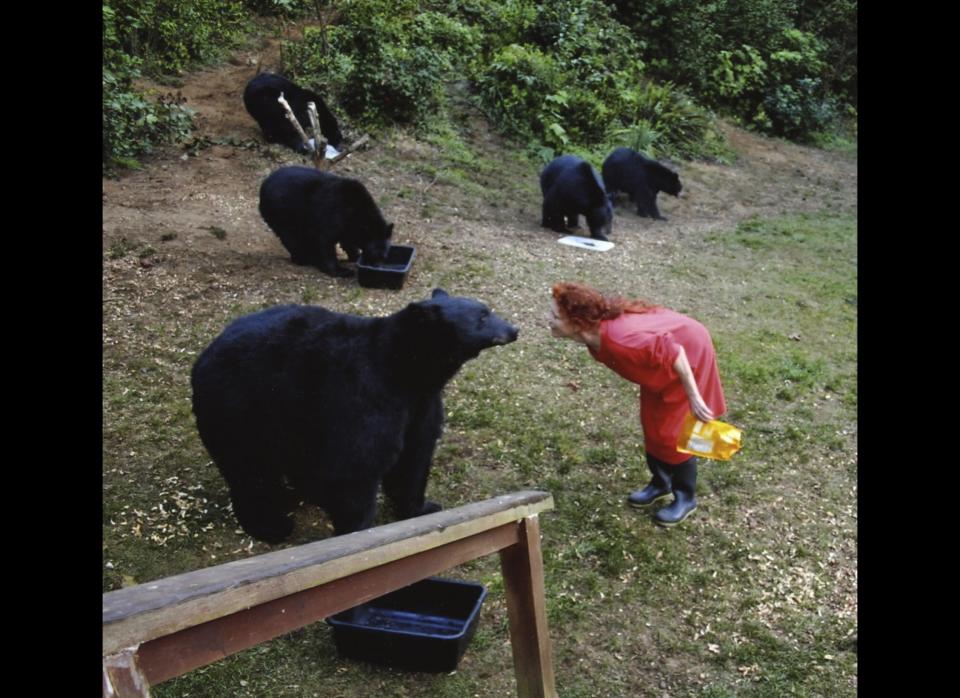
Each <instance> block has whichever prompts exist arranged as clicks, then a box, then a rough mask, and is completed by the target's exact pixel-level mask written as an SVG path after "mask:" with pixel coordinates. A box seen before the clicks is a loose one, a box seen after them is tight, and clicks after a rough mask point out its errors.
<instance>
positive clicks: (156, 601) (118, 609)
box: [103, 491, 553, 655]
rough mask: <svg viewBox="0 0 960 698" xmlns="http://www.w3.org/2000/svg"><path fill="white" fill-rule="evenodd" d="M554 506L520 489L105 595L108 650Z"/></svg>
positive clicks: (545, 497) (105, 644) (550, 499)
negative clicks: (452, 507) (425, 514)
mask: <svg viewBox="0 0 960 698" xmlns="http://www.w3.org/2000/svg"><path fill="white" fill-rule="evenodd" d="M552 508H553V497H552V496H551V495H550V494H549V493H547V492H539V491H524V492H514V493H511V494H507V495H502V496H499V497H494V498H492V499H487V500H484V501H481V502H474V503H471V504H467V505H464V506H461V507H456V508H454V509H449V510H446V511H440V512H437V513H435V514H429V515H427V516H419V517H416V518H413V519H407V520H405V521H398V522H395V523H391V524H387V525H385V526H378V527H376V528H370V529H367V530H364V531H357V532H356V533H350V534H348V535H344V536H336V537H334V538H327V539H324V540H320V541H316V542H314V543H308V544H306V545H301V546H296V547H292V548H286V549H283V550H277V551H274V552H270V553H266V554H264V555H258V556H256V557H253V558H248V559H245V560H236V561H234V562H228V563H226V564H223V565H217V566H215V567H210V568H206V569H202V570H195V571H193V572H187V573H186V574H181V575H176V576H173V577H167V578H165V579H160V580H157V581H154V582H148V583H145V584H139V585H136V586H133V587H127V588H125V589H119V590H117V591H112V592H108V593H106V594H104V595H103V654H105V655H107V654H113V653H115V652H118V651H120V650H122V649H123V648H126V647H130V646H133V645H138V644H141V643H144V642H146V641H149V640H153V639H155V638H159V637H163V636H165V635H169V634H171V633H174V632H177V631H179V630H183V629H184V628H188V627H191V626H194V625H198V624H201V623H205V622H207V621H210V620H214V619H216V618H222V617H224V616H228V615H230V614H233V613H236V612H237V611H241V610H244V609H247V608H251V607H253V606H257V605H260V604H263V603H267V602H269V601H273V600H275V599H279V598H283V597H285V596H289V595H291V594H295V593H297V592H300V591H303V590H305V589H310V588H312V587H315V586H318V585H321V584H326V583H328V582H331V581H333V580H335V579H339V578H342V577H347V576H350V575H352V574H356V573H357V572H361V571H364V570H367V569H372V568H374V567H378V566H380V565H385V564H387V563H390V562H393V561H394V560H398V559H401V558H404V557H407V556H409V555H412V554H415V553H418V552H420V551H424V550H430V549H432V548H437V547H440V546H443V545H446V544H448V543H451V542H454V541H457V540H460V539H463V538H467V537H470V536H473V535H475V534H477V533H480V532H483V531H486V530H489V529H491V528H496V527H498V526H501V525H503V524H505V523H509V522H511V521H518V520H520V519H523V518H525V517H528V516H534V515H536V514H538V513H539V512H541V511H546V510H549V509H552Z"/></svg>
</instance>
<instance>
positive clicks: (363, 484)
mask: <svg viewBox="0 0 960 698" xmlns="http://www.w3.org/2000/svg"><path fill="white" fill-rule="evenodd" d="M516 338H517V329H516V328H515V327H513V326H512V325H510V324H509V323H507V322H506V321H504V320H502V319H501V318H500V317H498V316H497V315H494V314H493V313H492V312H491V311H490V309H489V308H487V306H485V305H484V304H483V303H480V302H479V301H476V300H472V299H469V298H459V297H454V296H449V295H447V293H446V292H445V291H443V290H442V289H439V288H438V289H435V290H434V291H433V294H432V295H431V297H430V298H429V299H427V300H423V301H419V302H416V303H410V304H409V305H408V306H407V307H405V308H404V309H402V310H400V311H398V312H396V313H394V314H393V315H389V316H386V317H380V318H366V317H359V316H356V315H347V314H343V313H336V312H332V311H330V310H326V309H324V308H320V307H316V306H303V305H280V306H274V307H272V308H268V309H266V310H262V311H260V312H256V313H253V314H252V315H247V316H244V317H241V318H239V319H237V320H235V321H234V322H232V323H231V324H230V325H228V326H227V327H226V329H224V331H223V332H222V333H221V334H220V336H219V337H217V338H216V339H215V340H213V342H212V343H211V344H210V346H208V347H207V348H206V349H205V350H204V351H203V352H202V353H201V354H200V356H199V357H198V358H197V361H196V363H195V364H194V366H193V371H192V374H191V384H192V387H193V412H194V415H195V416H196V420H197V430H198V431H199V434H200V439H201V440H202V441H203V444H204V446H206V448H207V451H208V452H209V453H210V456H211V458H212V459H213V461H214V462H215V463H216V465H217V468H218V469H219V470H220V473H221V474H222V475H223V477H224V479H225V480H226V482H227V485H228V486H229V489H230V498H231V501H232V502H233V511H234V514H235V515H236V517H237V519H238V521H239V522H240V525H241V526H242V527H243V529H244V530H245V531H246V532H247V533H248V534H250V535H251V536H253V537H254V538H257V539H259V540H262V541H266V542H269V543H276V542H279V541H281V540H283V539H284V538H286V537H287V536H288V535H289V534H290V533H291V531H292V530H293V521H292V520H291V519H290V518H289V516H288V515H289V513H290V512H291V510H292V509H293V507H294V505H295V502H296V501H298V499H297V498H300V499H305V500H307V501H309V502H311V503H313V504H316V505H318V506H319V507H321V508H322V509H323V510H324V511H325V512H326V513H327V515H328V516H329V517H330V520H331V521H332V523H333V526H334V534H335V535H340V534H343V533H349V532H351V531H357V530H360V529H363V528H369V527H370V526H371V525H373V523H374V520H375V515H376V499H377V491H378V488H379V486H380V485H381V483H382V485H383V490H384V493H385V494H386V496H387V498H388V500H389V501H390V502H391V503H392V505H393V510H394V513H395V515H397V516H398V517H400V518H409V517H412V516H419V515H421V514H427V513H431V512H434V511H439V509H440V508H441V507H440V506H439V505H437V504H435V503H433V502H430V501H427V500H426V499H425V498H424V496H425V491H426V487H427V477H428V474H429V470H430V465H431V460H432V458H433V452H434V448H435V446H436V443H437V439H438V438H439V437H440V432H441V428H442V424H443V402H442V400H441V392H442V390H443V387H444V385H446V383H447V382H448V381H449V380H450V379H451V378H452V377H453V376H454V375H455V374H456V373H457V371H458V370H459V369H460V367H461V366H462V365H463V364H464V363H465V362H466V361H468V360H469V359H472V358H475V357H476V356H477V355H479V354H480V352H481V351H483V350H484V349H487V348H489V347H493V346H497V345H503V344H508V343H510V342H513V341H514V340H515V339H516ZM291 489H292V491H291ZM291 497H292V498H291Z"/></svg>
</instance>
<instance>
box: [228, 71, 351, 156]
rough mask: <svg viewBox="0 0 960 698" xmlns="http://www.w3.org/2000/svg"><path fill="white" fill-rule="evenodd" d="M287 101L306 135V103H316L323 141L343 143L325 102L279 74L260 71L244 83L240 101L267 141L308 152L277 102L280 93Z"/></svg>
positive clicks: (308, 119)
mask: <svg viewBox="0 0 960 698" xmlns="http://www.w3.org/2000/svg"><path fill="white" fill-rule="evenodd" d="M281 92H282V93H283V98H284V99H285V100H287V103H288V104H289V105H290V108H291V109H292V110H293V115H294V116H296V117H297V121H299V122H300V126H301V127H302V128H303V130H304V132H305V133H306V134H307V135H310V117H309V116H308V115H307V102H313V103H315V104H316V105H317V118H318V120H319V122H320V132H321V133H322V134H323V137H324V138H326V139H327V142H328V143H329V144H330V145H331V146H333V147H334V148H339V147H340V144H341V143H342V142H343V134H341V133H340V127H339V126H338V125H337V120H336V119H335V118H334V116H333V114H331V113H330V110H329V109H328V108H327V105H326V103H325V102H324V101H323V99H321V98H320V95H318V94H317V93H316V92H313V91H312V90H305V89H303V88H302V87H298V86H297V85H295V84H294V83H292V82H291V81H290V80H287V78H285V77H283V76H282V75H276V74H275V73H260V74H259V75H257V76H256V77H254V78H253V79H252V80H250V82H248V83H247V87H246V89H245V90H244V91H243V104H244V106H246V108H247V111H248V112H250V116H252V117H253V118H254V119H255V120H256V122H257V123H258V124H259V125H260V130H261V131H263V137H264V138H265V139H266V141H267V143H281V144H283V145H285V146H287V147H288V148H293V149H294V150H296V151H297V152H299V153H307V152H309V148H308V147H307V146H306V145H305V144H304V143H303V140H302V139H301V138H300V134H298V133H297V130H296V129H295V128H294V127H293V124H291V123H290V122H289V121H288V120H287V117H286V116H285V114H286V112H285V111H284V109H283V106H281V104H280V103H279V102H278V101H277V98H278V97H279V96H280V93H281Z"/></svg>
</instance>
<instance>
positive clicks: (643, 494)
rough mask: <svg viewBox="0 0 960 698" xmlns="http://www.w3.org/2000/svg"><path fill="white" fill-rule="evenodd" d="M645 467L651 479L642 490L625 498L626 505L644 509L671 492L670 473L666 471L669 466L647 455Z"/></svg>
mask: <svg viewBox="0 0 960 698" xmlns="http://www.w3.org/2000/svg"><path fill="white" fill-rule="evenodd" d="M647 467H648V468H649V469H650V472H651V473H652V474H653V479H652V480H650V484H649V485H647V486H646V487H644V488H643V489H642V490H636V491H635V492H633V493H631V494H630V496H629V497H627V504H629V505H630V506H632V507H645V506H647V505H648V504H652V503H653V502H655V501H657V500H658V499H660V498H662V497H666V496H667V495H668V494H670V492H671V486H670V471H669V470H668V469H667V468H668V467H669V466H667V465H666V464H665V463H663V462H662V461H659V460H657V459H656V458H653V457H652V456H650V455H649V454H648V455H647Z"/></svg>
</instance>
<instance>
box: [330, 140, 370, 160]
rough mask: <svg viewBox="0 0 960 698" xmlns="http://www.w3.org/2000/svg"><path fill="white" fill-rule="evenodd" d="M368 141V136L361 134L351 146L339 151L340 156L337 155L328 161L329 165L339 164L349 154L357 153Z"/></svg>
mask: <svg viewBox="0 0 960 698" xmlns="http://www.w3.org/2000/svg"><path fill="white" fill-rule="evenodd" d="M369 140H370V136H369V135H367V134H366V133H365V134H363V135H362V136H360V137H359V138H358V139H357V140H355V141H354V142H353V145H350V146H345V147H344V149H343V150H341V151H340V154H339V155H337V157H335V158H333V159H332V160H330V164H331V165H332V164H334V163H337V162H340V161H341V160H343V159H344V158H345V157H347V156H348V155H349V154H350V153H352V152H354V151H357V150H360V148H362V147H363V146H365V145H366V144H367V141H369Z"/></svg>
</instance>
